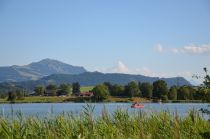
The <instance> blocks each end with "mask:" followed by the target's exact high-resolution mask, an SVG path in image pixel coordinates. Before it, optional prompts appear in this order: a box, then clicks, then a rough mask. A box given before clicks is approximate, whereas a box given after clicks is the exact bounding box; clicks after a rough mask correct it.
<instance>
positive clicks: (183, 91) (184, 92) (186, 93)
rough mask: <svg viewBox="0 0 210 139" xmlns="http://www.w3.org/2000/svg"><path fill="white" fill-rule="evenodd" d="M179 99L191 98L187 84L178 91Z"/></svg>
mask: <svg viewBox="0 0 210 139" xmlns="http://www.w3.org/2000/svg"><path fill="white" fill-rule="evenodd" d="M177 99H178V100H189V99H190V90H189V88H188V87H187V86H181V87H180V88H179V89H178V92H177Z"/></svg>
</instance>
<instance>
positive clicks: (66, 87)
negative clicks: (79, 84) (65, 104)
mask: <svg viewBox="0 0 210 139" xmlns="http://www.w3.org/2000/svg"><path fill="white" fill-rule="evenodd" d="M59 89H60V91H64V92H66V93H67V94H68V95H71V85H70V84H60V86H59Z"/></svg>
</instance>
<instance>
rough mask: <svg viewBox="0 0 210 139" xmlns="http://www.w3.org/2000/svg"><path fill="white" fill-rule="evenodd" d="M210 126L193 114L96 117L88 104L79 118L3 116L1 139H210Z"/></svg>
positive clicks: (105, 114)
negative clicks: (183, 115) (183, 116)
mask: <svg viewBox="0 0 210 139" xmlns="http://www.w3.org/2000/svg"><path fill="white" fill-rule="evenodd" d="M209 129H210V123H209V121H206V120H204V119H203V118H202V117H200V116H199V115H198V113H197V112H195V111H191V112H190V113H189V115H188V116H186V117H185V118H180V117H179V116H178V115H173V116H172V115H170V114H169V113H168V112H161V113H153V114H152V115H151V116H148V115H146V113H142V112H138V113H137V112H136V113H133V114H129V113H128V112H127V111H125V110H120V109H118V110H117V111H115V112H114V113H113V114H112V115H110V114H109V113H108V112H107V111H106V109H104V110H103V112H102V113H101V115H100V116H98V117H94V115H93V107H91V106H90V105H87V106H86V107H85V108H84V110H83V112H82V113H81V114H80V115H79V116H78V115H74V114H62V115H59V116H56V117H52V116H48V117H45V118H39V117H28V118H24V117H23V116H22V115H21V113H19V114H18V115H17V116H16V118H14V117H13V118H12V119H11V118H10V119H9V118H5V117H3V116H0V138H2V139H3V138H5V139H6V138H15V139H24V138H30V139H128V138H130V139H179V138H180V139H187V138H189V139H201V138H209V137H210V131H209Z"/></svg>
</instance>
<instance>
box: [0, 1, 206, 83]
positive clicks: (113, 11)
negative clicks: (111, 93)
mask: <svg viewBox="0 0 210 139" xmlns="http://www.w3.org/2000/svg"><path fill="white" fill-rule="evenodd" d="M44 58H52V59H57V60H60V61H63V62H66V63H68V64H72V65H79V66H84V67H85V68H86V69H87V70H90V71H95V70H98V71H101V72H122V73H131V74H143V75H149V76H160V77H172V76H184V77H186V78H187V79H188V80H190V79H191V76H192V75H193V74H201V73H202V68H203V67H209V69H210V1H209V0H176V1H174V0H131V1H128V0H68V1H67V0H66V1H65V0H62V1H58V0H57V1H54V0H36V1H28V0H18V1H17V0H1V1H0V59H1V60H0V66H9V65H14V64H16V65H24V64H28V63H31V62H34V61H39V60H41V59H44Z"/></svg>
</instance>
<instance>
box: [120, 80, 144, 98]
mask: <svg viewBox="0 0 210 139" xmlns="http://www.w3.org/2000/svg"><path fill="white" fill-rule="evenodd" d="M124 91H125V94H126V95H127V96H129V97H139V96H141V91H140V89H139V86H138V84H137V83H136V82H134V81H132V82H130V83H128V85H126V86H125V90H124Z"/></svg>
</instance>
